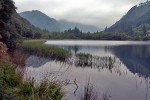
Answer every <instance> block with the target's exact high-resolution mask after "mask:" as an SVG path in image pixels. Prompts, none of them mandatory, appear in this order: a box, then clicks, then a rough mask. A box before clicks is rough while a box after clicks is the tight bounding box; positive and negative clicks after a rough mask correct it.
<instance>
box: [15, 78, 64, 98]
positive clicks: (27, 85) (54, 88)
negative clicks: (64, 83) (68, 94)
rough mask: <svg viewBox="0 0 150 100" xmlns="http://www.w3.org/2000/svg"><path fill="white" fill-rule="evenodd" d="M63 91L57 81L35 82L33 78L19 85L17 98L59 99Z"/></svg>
mask: <svg viewBox="0 0 150 100" xmlns="http://www.w3.org/2000/svg"><path fill="white" fill-rule="evenodd" d="M63 95H64V93H63V92H62V87H61V86H60V85H59V84H58V83H53V82H50V83H49V82H48V81H42V82H41V83H39V84H35V82H34V81H33V80H30V81H25V82H23V84H22V85H21V86H20V90H19V95H18V96H17V99H18V100H20V99H22V100H61V99H62V97H63Z"/></svg>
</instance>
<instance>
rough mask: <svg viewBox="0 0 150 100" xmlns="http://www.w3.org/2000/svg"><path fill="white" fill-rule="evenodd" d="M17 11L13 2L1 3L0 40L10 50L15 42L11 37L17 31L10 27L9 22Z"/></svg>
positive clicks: (2, 1)
mask: <svg viewBox="0 0 150 100" xmlns="http://www.w3.org/2000/svg"><path fill="white" fill-rule="evenodd" d="M15 10H16V7H15V5H14V2H13V1H12V0H1V1H0V35H1V39H0V40H1V41H2V42H3V43H5V44H6V45H7V47H9V48H12V47H10V46H12V45H14V43H13V42H14V41H11V37H13V36H14V35H15V31H14V29H13V28H11V27H10V26H9V25H8V22H9V20H10V19H11V16H12V14H13V13H14V12H15ZM15 37H16V36H15Z"/></svg>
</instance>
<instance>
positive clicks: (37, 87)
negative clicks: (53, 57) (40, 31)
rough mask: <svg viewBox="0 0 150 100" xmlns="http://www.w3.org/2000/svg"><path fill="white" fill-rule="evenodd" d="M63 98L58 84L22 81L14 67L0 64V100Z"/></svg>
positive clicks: (59, 99) (54, 99)
mask: <svg viewBox="0 0 150 100" xmlns="http://www.w3.org/2000/svg"><path fill="white" fill-rule="evenodd" d="M63 96H64V93H63V91H62V87H61V85H60V84H59V83H57V82H48V81H47V80H45V81H42V82H41V83H39V84H36V83H35V81H34V80H22V79H21V77H20V76H19V74H17V73H16V71H15V67H13V66H12V65H10V64H2V63H0V100H62V97H63Z"/></svg>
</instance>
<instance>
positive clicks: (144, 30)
mask: <svg viewBox="0 0 150 100" xmlns="http://www.w3.org/2000/svg"><path fill="white" fill-rule="evenodd" d="M142 31H143V33H144V34H146V32H147V30H146V26H145V25H143V27H142Z"/></svg>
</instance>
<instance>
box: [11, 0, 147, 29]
mask: <svg viewBox="0 0 150 100" xmlns="http://www.w3.org/2000/svg"><path fill="white" fill-rule="evenodd" d="M14 1H15V4H16V6H17V7H18V9H17V12H19V13H20V12H23V11H31V10H34V9H36V10H39V11H42V12H43V13H45V14H47V15H48V16H50V17H52V18H55V19H57V20H61V19H65V20H67V21H69V22H75V23H81V24H85V25H94V26H97V27H103V28H104V27H105V26H108V27H109V26H111V25H112V24H114V23H115V22H116V21H118V20H119V19H120V18H121V17H122V16H123V15H125V14H126V13H127V11H128V10H129V9H131V8H132V7H133V6H134V5H136V4H139V3H141V2H145V1H146V0H14Z"/></svg>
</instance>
